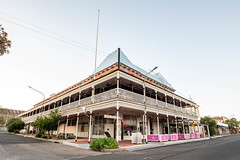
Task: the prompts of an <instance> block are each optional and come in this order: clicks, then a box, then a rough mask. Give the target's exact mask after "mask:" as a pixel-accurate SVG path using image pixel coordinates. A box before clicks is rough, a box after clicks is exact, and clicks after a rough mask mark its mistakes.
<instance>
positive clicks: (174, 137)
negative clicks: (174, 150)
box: [170, 134, 178, 141]
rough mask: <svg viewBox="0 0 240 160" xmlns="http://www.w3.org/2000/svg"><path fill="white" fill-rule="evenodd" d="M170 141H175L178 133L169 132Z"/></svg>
mask: <svg viewBox="0 0 240 160" xmlns="http://www.w3.org/2000/svg"><path fill="white" fill-rule="evenodd" d="M170 137H171V141H176V140H178V135H177V134H170Z"/></svg>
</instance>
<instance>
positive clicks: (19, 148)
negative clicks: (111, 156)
mask: <svg viewBox="0 0 240 160" xmlns="http://www.w3.org/2000/svg"><path fill="white" fill-rule="evenodd" d="M100 154H103V153H99V152H94V151H89V150H86V149H79V148H75V147H71V146H67V145H63V144H57V143H51V142H44V141H39V140H36V139H32V138H26V137H22V136H17V135H11V134H8V133H6V132H4V131H1V130H0V160H76V159H80V158H83V157H86V156H87V157H89V156H96V155H100Z"/></svg>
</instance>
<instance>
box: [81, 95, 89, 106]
mask: <svg viewBox="0 0 240 160" xmlns="http://www.w3.org/2000/svg"><path fill="white" fill-rule="evenodd" d="M91 98H92V97H87V98H84V99H81V100H80V106H85V105H89V104H91V103H92V101H91Z"/></svg>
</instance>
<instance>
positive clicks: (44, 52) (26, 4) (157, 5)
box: [0, 0, 240, 120]
mask: <svg viewBox="0 0 240 160" xmlns="http://www.w3.org/2000/svg"><path fill="white" fill-rule="evenodd" d="M0 4H1V5H0V24H1V25H2V26H3V27H4V28H5V31H6V32H8V38H9V39H10V40H11V41H12V47H11V48H10V54H9V55H4V56H0V82H1V83H0V106H2V107H5V108H11V109H18V110H28V109H30V108H32V107H33V105H34V104H36V103H38V102H40V101H41V100H42V95H41V94H39V93H37V92H35V91H34V90H31V89H30V88H29V87H28V86H32V87H33V88H35V89H37V90H39V91H41V92H43V93H44V94H45V96H46V97H49V96H50V95H51V94H53V93H58V92H60V91H62V90H64V89H66V88H67V87H70V86H71V85H73V84H75V83H77V82H79V81H81V80H83V79H85V78H87V77H88V76H89V75H91V74H92V73H93V71H94V54H95V53H94V52H95V43H96V30H97V10H98V9H100V23H99V43H98V50H99V52H98V57H97V64H100V63H101V61H102V60H103V59H104V58H105V57H106V56H107V55H108V54H109V53H111V52H112V51H114V50H116V49H117V48H121V50H122V51H123V52H124V53H125V54H126V56H127V57H128V58H129V59H130V60H131V61H132V62H133V63H134V64H135V65H137V66H139V67H141V68H143V69H145V70H147V71H149V70H151V69H152V68H153V67H155V66H158V69H157V70H156V71H155V72H160V73H161V74H162V75H163V76H164V77H165V78H166V79H167V81H168V82H169V83H170V84H171V85H172V86H173V87H174V88H175V89H176V90H177V94H179V95H181V96H185V97H187V98H189V97H191V98H192V99H193V101H194V102H196V103H197V104H199V105H200V115H201V116H205V115H209V116H226V117H228V118H229V117H236V118H238V119H239V120H240V106H239V103H238V102H239V100H240V44H239V43H240V21H239V19H240V10H239V6H240V1H238V0H236V1H234V0H230V1H225V0H211V1H209V0H201V1H195V0H181V1H179V0H171V1H169V0H165V1H163V0H156V1H154V0H151V1H143V0H131V1H127V0H122V1H117V0H112V1H107V0H101V1H99V0H95V1H94V0H89V1H83V0H51V1H49V0H41V1H35V0H22V1H18V0H11V1H4V0H0Z"/></svg>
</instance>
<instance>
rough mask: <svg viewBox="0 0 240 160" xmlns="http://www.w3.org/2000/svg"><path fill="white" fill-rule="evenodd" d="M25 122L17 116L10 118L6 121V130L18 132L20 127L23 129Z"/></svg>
mask: <svg viewBox="0 0 240 160" xmlns="http://www.w3.org/2000/svg"><path fill="white" fill-rule="evenodd" d="M24 126H25V123H24V122H23V121H22V120H21V119H18V118H12V119H10V120H9V121H8V122H7V130H8V132H16V133H18V132H19V131H20V130H21V129H23V128H24Z"/></svg>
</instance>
